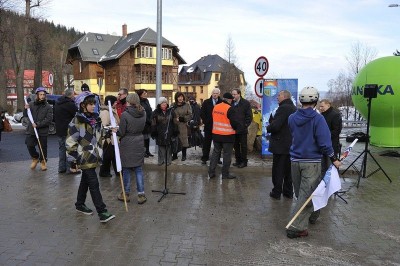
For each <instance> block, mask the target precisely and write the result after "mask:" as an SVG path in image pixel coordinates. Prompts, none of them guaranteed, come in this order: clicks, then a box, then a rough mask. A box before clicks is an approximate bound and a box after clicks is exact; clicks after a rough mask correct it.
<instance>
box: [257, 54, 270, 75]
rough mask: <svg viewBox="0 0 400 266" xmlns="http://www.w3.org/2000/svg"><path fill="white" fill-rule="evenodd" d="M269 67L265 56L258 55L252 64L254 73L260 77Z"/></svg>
mask: <svg viewBox="0 0 400 266" xmlns="http://www.w3.org/2000/svg"><path fill="white" fill-rule="evenodd" d="M268 68H269V63H268V59H267V58H266V57H265V56H260V57H259V58H258V59H257V60H256V63H255V64H254V70H255V72H256V75H257V76H259V77H260V78H262V77H263V76H264V75H265V74H267V72H268Z"/></svg>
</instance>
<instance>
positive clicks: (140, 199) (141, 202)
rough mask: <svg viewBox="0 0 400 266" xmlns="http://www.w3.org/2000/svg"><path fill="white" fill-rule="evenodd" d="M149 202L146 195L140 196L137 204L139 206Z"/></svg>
mask: <svg viewBox="0 0 400 266" xmlns="http://www.w3.org/2000/svg"><path fill="white" fill-rule="evenodd" d="M146 201H147V198H146V196H145V195H144V194H139V195H138V196H137V203H138V204H143V203H145V202H146Z"/></svg>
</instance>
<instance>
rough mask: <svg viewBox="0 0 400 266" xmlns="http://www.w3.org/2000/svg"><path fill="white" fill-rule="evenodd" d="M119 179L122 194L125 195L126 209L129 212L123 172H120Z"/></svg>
mask: <svg viewBox="0 0 400 266" xmlns="http://www.w3.org/2000/svg"><path fill="white" fill-rule="evenodd" d="M119 180H120V181H121V188H122V196H123V197H124V203H125V210H126V212H128V204H127V203H126V194H125V188H124V180H123V179H122V172H119Z"/></svg>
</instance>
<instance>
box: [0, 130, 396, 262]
mask: <svg viewBox="0 0 400 266" xmlns="http://www.w3.org/2000/svg"><path fill="white" fill-rule="evenodd" d="M4 139H5V140H7V139H8V140H9V141H10V142H11V143H15V144H14V145H11V144H10V145H11V146H12V147H13V148H14V149H11V150H10V149H9V146H7V145H8V144H7V145H5V146H3V144H5V143H4V142H2V143H0V153H1V156H2V157H1V158H2V159H1V162H0V176H1V178H0V213H1V214H2V215H1V216H0V236H1V237H0V238H1V240H0V265H107V264H108V265H399V264H400V253H399V252H398V251H399V247H400V222H399V221H400V212H399V207H400V193H399V191H400V185H399V178H398V177H399V173H400V171H399V170H400V168H399V165H400V159H399V158H386V157H380V156H377V158H378V160H379V162H380V163H382V165H383V166H384V167H385V170H387V172H388V174H389V175H390V176H391V177H392V179H393V183H389V182H388V180H387V179H386V177H384V176H383V175H382V173H381V172H378V173H376V174H374V175H373V176H371V177H369V178H367V179H362V180H361V183H360V187H359V188H358V189H357V188H356V187H355V181H356V178H354V177H351V176H350V177H349V176H347V178H346V179H345V180H344V181H343V180H342V186H343V188H344V189H345V190H347V191H348V192H347V194H346V195H345V198H346V199H347V200H348V201H349V204H345V203H344V202H343V201H341V200H340V199H338V198H336V199H335V198H332V199H331V201H330V203H329V205H328V206H327V207H326V208H324V209H323V211H322V215H321V218H320V220H318V222H317V224H315V225H313V226H310V228H309V231H310V235H309V237H307V238H301V239H288V238H287V237H286V235H285V230H284V227H285V225H286V223H287V222H288V218H289V214H290V211H291V208H292V207H293V204H294V201H291V200H287V199H282V200H279V201H277V200H272V199H271V198H269V196H268V193H269V191H270V190H271V188H272V184H271V176H270V163H269V162H264V163H261V164H258V162H257V160H258V159H257V157H254V158H252V159H251V166H250V167H247V168H244V169H234V170H233V172H234V173H235V174H237V175H238V178H237V179H236V180H221V179H220V178H217V179H213V180H209V179H208V178H207V174H206V171H207V168H206V167H204V166H201V165H200V163H199V160H198V155H199V154H198V150H197V151H191V152H190V153H189V155H188V160H187V161H185V162H181V161H180V160H177V161H174V163H173V165H172V166H171V167H170V168H169V169H168V188H169V189H170V190H171V191H174V192H186V195H172V194H169V195H167V197H166V198H165V199H164V200H162V201H161V202H160V203H158V202H157V200H158V199H159V197H160V195H159V194H158V193H152V192H151V190H152V189H162V188H163V187H164V168H162V167H157V166H156V164H155V163H154V161H155V160H154V159H146V162H145V191H146V194H147V197H148V202H147V203H146V204H144V205H137V204H136V203H135V202H134V201H133V202H130V203H129V204H128V207H129V211H128V212H125V209H124V206H123V204H122V203H121V202H119V201H117V200H116V196H117V194H118V193H119V192H120V183H119V180H118V178H115V177H113V178H102V179H101V180H100V181H101V187H102V192H103V196H104V200H105V203H106V204H107V205H108V208H109V210H110V211H111V212H112V213H114V214H115V215H116V218H115V219H114V220H112V221H110V222H109V223H107V224H100V223H99V220H98V217H97V216H96V215H93V216H85V215H81V214H79V213H77V212H75V209H74V200H75V195H76V192H77V187H78V184H79V180H80V177H79V175H77V176H74V175H59V174H58V173H57V158H56V156H54V154H53V155H52V156H50V159H49V163H48V166H49V170H48V171H46V172H42V171H40V170H35V171H31V170H30V169H29V164H30V162H29V158H26V157H24V156H26V155H25V154H27V151H26V148H25V147H24V145H22V150H21V149H20V147H21V146H17V144H16V143H17V142H19V141H21V140H22V141H23V135H21V134H19V133H18V132H14V133H12V134H10V135H7V136H6V137H5V138H4ZM51 141H53V140H52V138H50V142H51ZM3 152H5V153H6V154H5V155H4V154H3ZM373 152H375V150H374V151H373ZM55 154H56V151H55ZM7 157H13V158H14V159H13V160H9V161H3V158H7ZM372 166H373V165H372V164H371V166H369V167H371V168H372ZM38 169H39V168H38ZM133 189H134V184H133ZM87 205H88V206H89V207H91V208H93V204H92V202H91V200H90V196H88V201H87Z"/></svg>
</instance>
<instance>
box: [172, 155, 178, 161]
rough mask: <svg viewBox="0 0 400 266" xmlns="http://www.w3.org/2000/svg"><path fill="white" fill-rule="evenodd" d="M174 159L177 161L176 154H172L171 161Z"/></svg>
mask: <svg viewBox="0 0 400 266" xmlns="http://www.w3.org/2000/svg"><path fill="white" fill-rule="evenodd" d="M176 159H178V154H177V153H174V154H172V161H173V160H176Z"/></svg>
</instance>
